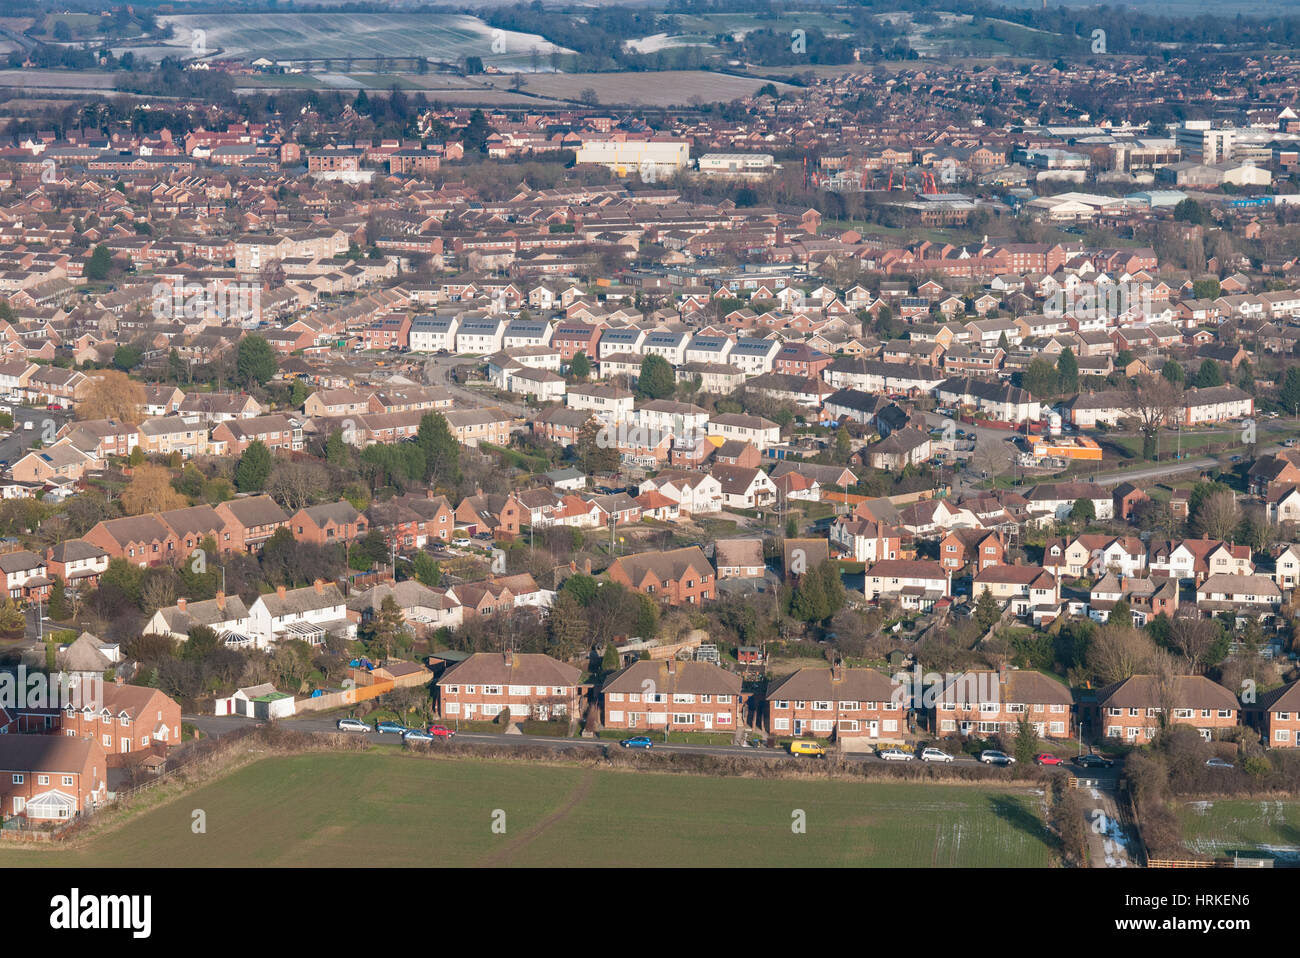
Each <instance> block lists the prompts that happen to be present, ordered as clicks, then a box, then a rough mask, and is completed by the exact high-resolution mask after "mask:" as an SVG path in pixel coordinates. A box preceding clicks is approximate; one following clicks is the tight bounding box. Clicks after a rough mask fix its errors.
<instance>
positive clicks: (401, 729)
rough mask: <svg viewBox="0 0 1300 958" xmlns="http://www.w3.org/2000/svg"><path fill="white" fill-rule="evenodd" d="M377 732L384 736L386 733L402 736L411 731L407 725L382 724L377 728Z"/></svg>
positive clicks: (395, 723)
mask: <svg viewBox="0 0 1300 958" xmlns="http://www.w3.org/2000/svg"><path fill="white" fill-rule="evenodd" d="M375 731H376V732H378V733H379V734H380V735H384V734H386V733H387V734H397V735H402V734H403V733H405V732H407V731H409V729H407V727H406V726H405V725H399V724H398V723H397V722H380V723H379V724H378V725H376V726H375Z"/></svg>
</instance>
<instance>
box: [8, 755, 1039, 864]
mask: <svg viewBox="0 0 1300 958" xmlns="http://www.w3.org/2000/svg"><path fill="white" fill-rule="evenodd" d="M1042 807H1043V796H1042V794H1041V793H1040V792H1036V791H1034V790H1032V789H1014V788H988V787H983V786H970V785H928V784H927V785H915V784H892V783H879V782H853V781H807V780H798V781H793V780H782V779H757V778H749V779H744V778H725V777H708V776H696V775H681V774H661V773H652V772H644V773H637V772H626V771H613V770H605V769H594V768H586V767H575V766H551V765H541V764H536V763H526V762H496V761H478V760H467V759H427V758H420V757H415V756H409V755H400V754H399V755H394V754H392V753H391V752H388V751H387V750H382V751H381V750H375V751H370V752H362V753H356V752H353V753H346V754H336V753H313V754H308V755H292V756H274V757H268V758H265V759H260V760H258V761H256V762H255V763H253V764H251V765H247V766H244V767H243V768H240V769H238V770H237V771H235V772H233V773H231V774H229V775H227V776H225V777H224V778H221V779H218V780H214V781H211V782H209V783H207V784H204V785H202V786H200V787H198V788H195V789H193V790H192V791H188V792H186V793H185V794H183V795H181V796H180V797H178V798H175V799H173V800H171V801H169V802H167V803H166V804H161V805H159V806H158V807H156V808H151V809H149V810H147V811H144V812H142V813H140V814H137V815H134V816H133V817H131V818H130V819H129V820H128V821H126V822H124V823H123V824H121V825H120V826H118V827H114V828H111V829H106V830H105V831H103V832H100V833H95V834H91V835H90V836H87V837H83V838H80V839H78V840H76V842H75V844H74V845H73V846H72V847H52V848H30V847H26V846H21V847H20V846H16V845H14V844H10V843H5V844H4V845H3V846H0V866H3V867H22V866H42V865H51V866H54V865H58V866H91V867H94V866H118V867H130V866H148V865H153V866H171V867H187V866H195V867H226V866H251V867H261V866H285V865H289V866H361V867H366V866H390V867H391V866H398V867H400V866H476V865H488V866H501V865H507V866H511V865H514V866H547V865H554V866H705V867H707V866H724V865H725V866H746V865H749V866H781V865H792V866H809V865H812V866H815V865H827V866H835V865H841V866H895V867H899V866H902V867H907V866H912V867H933V866H940V867H973V866H992V867H998V866H1023V867H1045V866H1049V865H1051V864H1053V862H1054V861H1055V847H1054V842H1053V839H1052V837H1051V835H1050V834H1049V833H1048V832H1047V830H1046V828H1045V827H1044V825H1043V818H1042ZM196 810H201V811H202V813H203V820H204V822H205V826H206V831H205V832H203V833H200V834H196V833H195V832H194V830H193V828H192V823H193V822H194V821H196V817H195V811H196ZM800 824H802V826H803V828H802V830H799V828H798V826H799V825H800Z"/></svg>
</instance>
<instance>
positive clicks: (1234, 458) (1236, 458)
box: [1228, 456, 1241, 462]
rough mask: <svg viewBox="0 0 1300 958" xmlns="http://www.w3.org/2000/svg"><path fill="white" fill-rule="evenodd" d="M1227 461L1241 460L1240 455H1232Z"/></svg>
mask: <svg viewBox="0 0 1300 958" xmlns="http://www.w3.org/2000/svg"><path fill="white" fill-rule="evenodd" d="M1228 461H1229V462H1241V456H1233V457H1232V458H1231V459H1229V460H1228Z"/></svg>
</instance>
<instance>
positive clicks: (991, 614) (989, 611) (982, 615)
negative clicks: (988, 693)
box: [975, 586, 1002, 633]
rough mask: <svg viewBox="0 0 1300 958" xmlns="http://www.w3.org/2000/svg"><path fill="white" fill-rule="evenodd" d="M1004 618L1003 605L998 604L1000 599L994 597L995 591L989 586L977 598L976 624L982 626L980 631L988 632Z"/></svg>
mask: <svg viewBox="0 0 1300 958" xmlns="http://www.w3.org/2000/svg"><path fill="white" fill-rule="evenodd" d="M1000 618H1002V607H1001V606H999V605H998V600H997V599H995V598H993V593H992V592H990V591H989V589H988V586H985V587H984V590H983V591H982V592H980V596H979V598H978V599H976V600H975V624H976V625H978V626H979V627H980V632H981V633H984V632H987V631H988V630H989V629H991V628H993V623H995V622H997V621H998V619H1000Z"/></svg>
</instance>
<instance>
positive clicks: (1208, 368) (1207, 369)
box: [1193, 359, 1223, 389]
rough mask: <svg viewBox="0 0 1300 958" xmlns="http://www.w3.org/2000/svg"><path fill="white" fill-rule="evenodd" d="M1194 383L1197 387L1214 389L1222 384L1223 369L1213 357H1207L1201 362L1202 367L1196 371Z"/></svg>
mask: <svg viewBox="0 0 1300 958" xmlns="http://www.w3.org/2000/svg"><path fill="white" fill-rule="evenodd" d="M1193 385H1195V386H1196V388H1197V389H1213V388H1214V387H1215V386H1222V385H1223V370H1221V369H1220V368H1219V364H1218V363H1216V362H1215V361H1214V360H1213V359H1206V360H1204V361H1203V362H1202V363H1201V368H1200V369H1198V370H1197V371H1196V380H1195V382H1194V383H1193Z"/></svg>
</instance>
